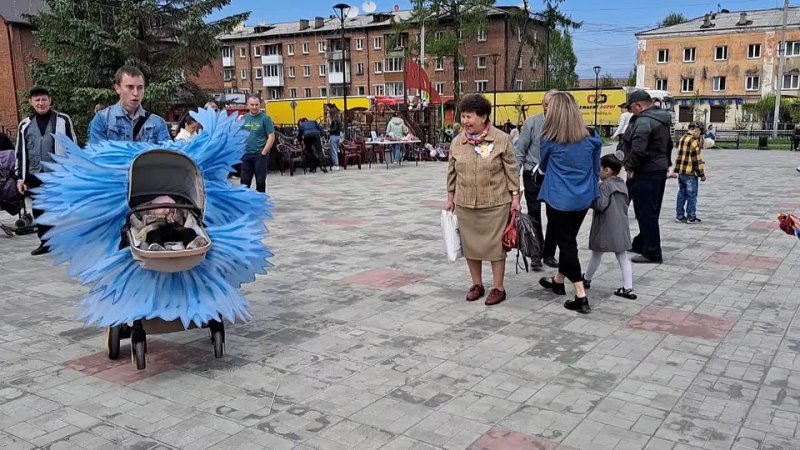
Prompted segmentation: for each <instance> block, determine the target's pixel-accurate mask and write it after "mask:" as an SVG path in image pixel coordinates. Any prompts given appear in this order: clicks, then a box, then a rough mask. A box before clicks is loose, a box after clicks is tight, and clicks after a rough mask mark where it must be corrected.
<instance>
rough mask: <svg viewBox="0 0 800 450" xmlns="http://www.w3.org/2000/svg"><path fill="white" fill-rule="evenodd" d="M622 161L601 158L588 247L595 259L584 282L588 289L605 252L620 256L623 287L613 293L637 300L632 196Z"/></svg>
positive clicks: (610, 156) (618, 258) (606, 156)
mask: <svg viewBox="0 0 800 450" xmlns="http://www.w3.org/2000/svg"><path fill="white" fill-rule="evenodd" d="M620 170H622V162H621V161H620V160H619V159H617V157H616V156H614V155H605V156H603V157H602V158H600V180H601V181H600V197H597V198H596V199H595V200H594V202H592V210H593V215H592V230H591V232H590V233H589V250H591V251H592V259H591V260H589V265H588V267H586V273H585V274H584V275H583V278H584V281H583V285H584V287H586V288H587V289H588V288H589V287H590V286H591V284H592V276H594V273H595V272H596V271H597V268H598V267H600V262H601V261H602V258H603V253H608V252H611V253H614V254H615V255H617V261H618V262H619V268H620V269H621V270H622V282H623V286H622V287H621V288H619V289H617V290H616V291H614V295H618V296H620V297H625V298H629V299H632V300H633V299H636V294H635V293H634V292H633V268H632V267H631V260H630V258H628V249H629V248H630V246H631V230H630V228H629V226H628V205H629V204H630V196H629V195H628V187H627V186H625V182H624V181H622V179H621V178H620V177H619V176H618V175H619V171H620Z"/></svg>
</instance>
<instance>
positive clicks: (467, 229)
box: [456, 203, 511, 261]
mask: <svg viewBox="0 0 800 450" xmlns="http://www.w3.org/2000/svg"><path fill="white" fill-rule="evenodd" d="M510 213H511V204H510V203H506V204H505V205H500V206H495V207H492V208H481V209H472V208H464V207H461V206H456V216H457V217H458V233H459V234H460V235H461V250H462V251H463V253H464V258H467V259H475V260H479V261H499V260H502V259H506V251H505V250H503V230H504V229H505V228H506V225H507V224H508V218H509V214H510Z"/></svg>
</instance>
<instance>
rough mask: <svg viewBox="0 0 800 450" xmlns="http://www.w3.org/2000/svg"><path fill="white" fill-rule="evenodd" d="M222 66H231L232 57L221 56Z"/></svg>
mask: <svg viewBox="0 0 800 450" xmlns="http://www.w3.org/2000/svg"><path fill="white" fill-rule="evenodd" d="M222 67H233V57H232V56H223V57H222Z"/></svg>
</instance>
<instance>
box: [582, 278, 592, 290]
mask: <svg viewBox="0 0 800 450" xmlns="http://www.w3.org/2000/svg"><path fill="white" fill-rule="evenodd" d="M583 288H584V289H591V288H592V280H587V279H586V278H584V279H583Z"/></svg>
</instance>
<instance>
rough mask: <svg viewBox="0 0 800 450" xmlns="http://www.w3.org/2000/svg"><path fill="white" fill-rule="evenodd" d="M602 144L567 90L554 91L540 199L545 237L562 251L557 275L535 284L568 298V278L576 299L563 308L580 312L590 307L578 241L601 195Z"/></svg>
mask: <svg viewBox="0 0 800 450" xmlns="http://www.w3.org/2000/svg"><path fill="white" fill-rule="evenodd" d="M601 146H602V142H601V140H600V136H599V135H598V134H597V133H596V132H595V131H594V130H589V129H587V128H586V125H585V124H584V122H583V118H582V117H581V111H580V109H579V108H578V104H577V103H576V102H575V98H573V97H572V95H570V94H569V93H567V92H557V93H554V94H553V95H552V96H551V97H550V107H549V108H548V110H547V115H546V116H545V119H544V126H543V127H542V144H541V167H542V169H543V170H544V172H545V177H544V184H543V185H542V189H541V191H540V192H539V200H542V201H544V202H545V203H546V204H547V219H548V222H547V236H548V237H549V236H553V237H554V239H555V241H556V244H557V245H558V249H559V252H560V253H559V258H558V272H556V274H555V275H554V276H553V277H544V278H542V279H541V280H539V284H540V285H542V287H544V288H546V289H549V290H551V291H553V292H554V293H555V294H558V295H566V291H565V289H564V279H565V278H566V279H568V280H569V281H570V282H571V283H572V284H573V285H574V286H575V298H574V299H573V300H568V301H567V302H566V303H564V307H565V308H567V309H569V310H572V311H577V312H579V313H583V314H587V313H589V312H590V311H591V307H590V306H589V300H588V299H587V298H586V290H585V289H584V286H583V275H582V273H581V263H580V260H578V241H577V237H578V232H579V231H580V229H581V224H582V223H583V219H584V217H586V212H587V211H588V210H589V206H591V204H592V201H594V199H595V198H597V197H598V196H599V195H600V188H599V187H598V181H599V179H600V148H601ZM551 233H552V234H551Z"/></svg>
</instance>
